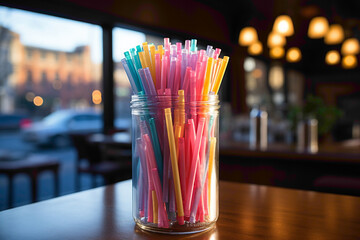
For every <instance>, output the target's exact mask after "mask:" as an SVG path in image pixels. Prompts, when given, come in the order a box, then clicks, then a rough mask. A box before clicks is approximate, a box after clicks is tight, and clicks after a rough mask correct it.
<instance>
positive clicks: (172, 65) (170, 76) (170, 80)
mask: <svg viewBox="0 0 360 240" xmlns="http://www.w3.org/2000/svg"><path fill="white" fill-rule="evenodd" d="M175 68H176V58H175V57H172V58H171V60H170V70H169V74H168V79H167V80H168V81H167V84H166V85H167V87H168V88H170V89H171V90H172V91H173V90H174V79H175Z"/></svg>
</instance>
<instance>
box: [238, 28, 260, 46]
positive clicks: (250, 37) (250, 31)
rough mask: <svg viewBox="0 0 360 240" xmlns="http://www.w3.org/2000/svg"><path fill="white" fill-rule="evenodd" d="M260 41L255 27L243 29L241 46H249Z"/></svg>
mask: <svg viewBox="0 0 360 240" xmlns="http://www.w3.org/2000/svg"><path fill="white" fill-rule="evenodd" d="M257 40H258V36H257V32H256V30H255V28H253V27H245V28H243V29H241V31H240V34H239V44H240V45H241V46H249V45H251V44H252V43H254V42H256V41H257Z"/></svg>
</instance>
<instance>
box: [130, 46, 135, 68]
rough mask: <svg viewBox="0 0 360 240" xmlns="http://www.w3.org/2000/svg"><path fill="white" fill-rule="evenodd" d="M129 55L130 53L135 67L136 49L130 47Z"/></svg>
mask: <svg viewBox="0 0 360 240" xmlns="http://www.w3.org/2000/svg"><path fill="white" fill-rule="evenodd" d="M130 55H131V60H132V62H133V64H134V66H135V67H136V64H135V55H136V50H135V48H131V49H130Z"/></svg>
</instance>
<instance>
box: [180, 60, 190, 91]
mask: <svg viewBox="0 0 360 240" xmlns="http://www.w3.org/2000/svg"><path fill="white" fill-rule="evenodd" d="M190 71H191V67H187V68H186V72H185V77H184V84H183V86H182V89H184V92H185V96H188V95H189V90H188V88H189V85H190Z"/></svg>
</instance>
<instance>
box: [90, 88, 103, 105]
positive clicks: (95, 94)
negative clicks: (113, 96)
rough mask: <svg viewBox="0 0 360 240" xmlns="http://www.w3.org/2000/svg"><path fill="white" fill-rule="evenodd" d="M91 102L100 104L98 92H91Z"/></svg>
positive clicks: (99, 93) (100, 98)
mask: <svg viewBox="0 0 360 240" xmlns="http://www.w3.org/2000/svg"><path fill="white" fill-rule="evenodd" d="M92 101H93V103H94V104H100V103H101V102H102V96H101V92H100V91H99V90H94V91H93V92H92Z"/></svg>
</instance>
